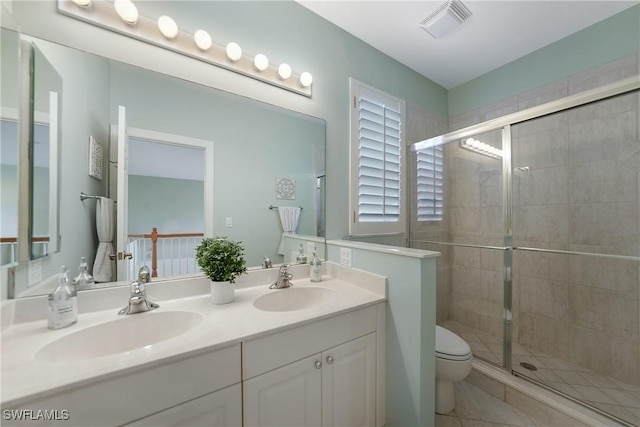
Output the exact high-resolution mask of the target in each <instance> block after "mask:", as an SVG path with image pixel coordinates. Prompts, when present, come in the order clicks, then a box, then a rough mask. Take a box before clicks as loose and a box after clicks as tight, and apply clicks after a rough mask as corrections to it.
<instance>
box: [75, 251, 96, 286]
mask: <svg viewBox="0 0 640 427" xmlns="http://www.w3.org/2000/svg"><path fill="white" fill-rule="evenodd" d="M95 282H96V281H95V280H94V279H93V276H92V275H91V274H89V267H87V259H86V258H85V257H82V258H80V266H79V267H78V274H77V275H76V277H74V278H73V282H72V283H73V286H74V288H75V289H76V291H80V290H82V289H91V288H93V285H94V284H95Z"/></svg>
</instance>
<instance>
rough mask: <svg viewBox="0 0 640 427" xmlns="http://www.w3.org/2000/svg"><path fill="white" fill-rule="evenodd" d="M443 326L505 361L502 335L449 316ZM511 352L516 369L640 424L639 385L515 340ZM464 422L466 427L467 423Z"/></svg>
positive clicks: (480, 351) (477, 351) (490, 358)
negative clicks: (591, 369) (534, 348)
mask: <svg viewBox="0 0 640 427" xmlns="http://www.w3.org/2000/svg"><path fill="white" fill-rule="evenodd" d="M441 326H444V327H446V328H447V329H449V330H451V331H453V332H455V333H457V334H458V335H460V336H461V337H462V338H463V339H464V340H465V341H467V342H468V343H469V346H470V347H471V350H472V351H473V353H474V355H476V356H478V357H481V358H483V359H485V360H488V361H491V362H494V363H496V364H502V343H501V342H502V341H501V339H500V338H498V337H495V336H493V335H490V334H487V333H485V332H482V331H479V330H476V329H474V328H471V327H469V326H466V325H464V324H462V323H460V322H456V321H454V320H447V321H445V322H443V323H442V324H441ZM512 353H513V367H514V370H515V371H516V372H518V373H520V374H522V375H525V376H527V377H529V378H532V379H535V380H537V381H540V382H542V383H544V384H546V385H548V386H550V387H552V388H554V389H556V390H559V391H562V392H563V393H566V394H567V395H569V396H572V397H575V398H577V399H579V400H582V401H585V402H587V403H589V404H590V405H593V406H595V407H597V408H600V409H601V410H603V411H605V412H608V413H610V414H613V415H615V416H616V417H618V418H620V419H622V420H625V421H627V422H629V423H631V424H633V425H636V426H638V425H640V387H639V386H636V385H632V384H627V383H625V382H622V381H620V380H618V379H615V378H610V377H607V376H604V375H601V374H598V373H596V372H593V371H590V370H589V369H587V368H583V367H581V366H578V365H575V364H572V363H569V362H566V361H564V360H561V359H557V358H554V357H551V356H548V355H546V354H544V353H541V352H539V351H536V350H533V349H528V348H526V347H524V346H521V345H519V344H516V343H514V344H513V345H512ZM522 362H526V363H530V364H532V365H534V366H535V367H536V368H537V370H536V371H531V370H528V369H525V368H523V367H522V366H520V363H522ZM503 403H504V402H503ZM443 425H448V424H443ZM451 425H458V424H451ZM462 425H463V426H465V427H466V425H465V424H462ZM467 425H477V424H467ZM480 425H482V424H480ZM515 425H520V424H515Z"/></svg>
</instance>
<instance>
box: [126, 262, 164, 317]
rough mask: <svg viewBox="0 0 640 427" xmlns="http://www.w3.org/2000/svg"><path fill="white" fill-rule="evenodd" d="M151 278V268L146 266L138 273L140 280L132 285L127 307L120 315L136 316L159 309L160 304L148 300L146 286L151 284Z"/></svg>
mask: <svg viewBox="0 0 640 427" xmlns="http://www.w3.org/2000/svg"><path fill="white" fill-rule="evenodd" d="M150 280H151V277H150V275H149V268H148V267H146V266H144V267H142V268H140V271H139V272H138V280H136V281H135V282H132V283H131V285H130V286H131V296H130V297H129V303H128V304H127V306H126V307H124V308H123V309H122V310H120V311H119V312H118V314H136V313H144V312H145V311H151V310H154V309H156V308H158V307H160V306H159V305H158V304H156V303H154V302H151V301H149V300H148V299H147V289H146V284H147V283H149V281H150Z"/></svg>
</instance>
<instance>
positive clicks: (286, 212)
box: [278, 206, 301, 255]
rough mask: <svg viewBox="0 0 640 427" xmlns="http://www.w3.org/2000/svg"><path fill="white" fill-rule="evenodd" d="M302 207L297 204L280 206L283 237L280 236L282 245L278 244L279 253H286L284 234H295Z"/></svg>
mask: <svg viewBox="0 0 640 427" xmlns="http://www.w3.org/2000/svg"><path fill="white" fill-rule="evenodd" d="M300 210H301V209H300V208H299V207H296V206H284V207H279V208H278V212H279V213H280V222H281V223H282V237H281V238H280V246H278V255H284V236H285V234H295V233H296V229H297V228H298V220H299V219H300Z"/></svg>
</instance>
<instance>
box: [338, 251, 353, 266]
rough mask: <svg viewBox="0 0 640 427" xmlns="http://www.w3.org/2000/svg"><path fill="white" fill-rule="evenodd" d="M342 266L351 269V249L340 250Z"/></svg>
mask: <svg viewBox="0 0 640 427" xmlns="http://www.w3.org/2000/svg"><path fill="white" fill-rule="evenodd" d="M340 264H342V265H344V266H345V267H351V248H340Z"/></svg>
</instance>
